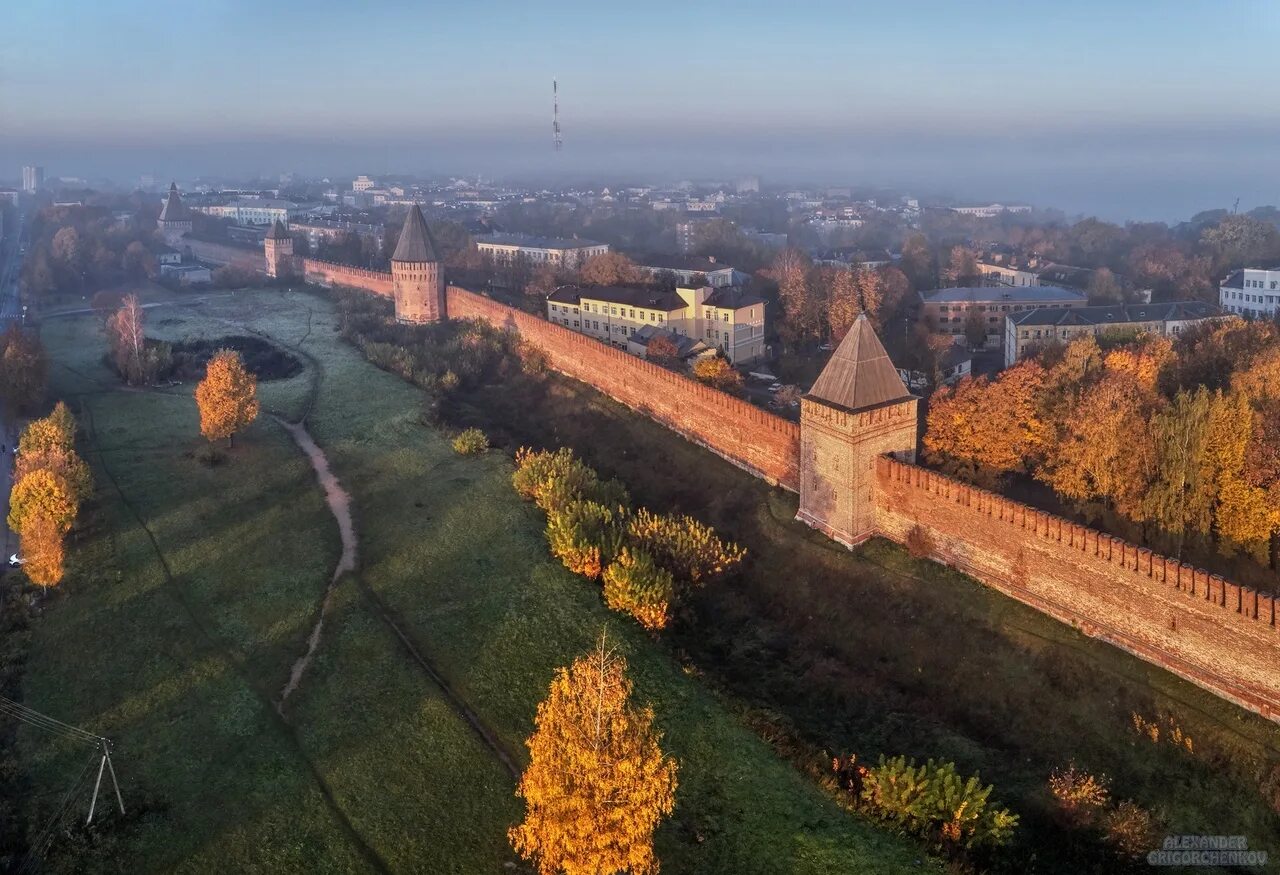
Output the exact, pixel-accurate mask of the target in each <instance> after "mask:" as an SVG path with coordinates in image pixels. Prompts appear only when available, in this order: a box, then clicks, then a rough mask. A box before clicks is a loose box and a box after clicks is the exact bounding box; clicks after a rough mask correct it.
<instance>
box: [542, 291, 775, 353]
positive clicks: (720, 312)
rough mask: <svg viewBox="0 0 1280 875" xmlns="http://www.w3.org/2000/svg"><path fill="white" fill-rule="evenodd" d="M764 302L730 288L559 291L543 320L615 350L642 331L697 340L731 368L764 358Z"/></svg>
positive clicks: (555, 294)
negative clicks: (720, 354) (661, 331)
mask: <svg viewBox="0 0 1280 875" xmlns="http://www.w3.org/2000/svg"><path fill="white" fill-rule="evenodd" d="M764 309H765V305H764V300H763V299H761V298H758V297H756V296H754V295H750V294H747V293H745V292H742V291H741V290H739V289H734V288H720V289H717V288H712V287H711V286H701V287H698V288H690V287H683V286H682V287H680V288H677V289H676V290H675V291H674V292H670V291H665V290H660V289H653V288H648V287H643V286H589V287H586V288H578V287H576V286H563V287H561V288H559V289H556V290H555V291H554V292H552V293H551V294H550V295H548V296H547V319H549V320H550V321H552V322H555V323H557V324H559V325H563V326H564V327H565V328H569V329H572V330H574V331H579V332H581V333H583V334H586V335H589V336H591V337H594V338H596V339H597V340H599V341H601V342H603V343H609V344H612V345H613V346H616V347H618V348H619V349H627V348H628V339H629V338H631V337H633V336H635V335H636V334H637V332H639V331H640V330H641V329H643V328H645V327H646V326H653V327H655V328H660V329H666V330H668V331H671V332H672V333H674V334H676V335H678V336H681V337H688V338H692V339H693V340H695V341H702V342H704V343H705V344H706V345H707V346H708V347H711V348H713V349H719V350H722V351H723V352H724V354H725V356H726V357H727V358H728V359H729V361H730V362H732V363H733V364H735V365H737V364H746V363H748V362H752V361H755V360H757V359H759V358H761V357H762V356H763V355H764V353H765V344H764V335H765V313H764Z"/></svg>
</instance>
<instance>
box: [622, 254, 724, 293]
mask: <svg viewBox="0 0 1280 875" xmlns="http://www.w3.org/2000/svg"><path fill="white" fill-rule="evenodd" d="M635 261H636V266H637V267H639V268H640V269H641V270H643V271H647V272H648V273H649V275H650V276H657V275H658V274H659V273H662V272H664V271H666V272H668V273H672V274H675V277H676V282H677V283H678V284H679V285H682V286H688V285H692V284H693V281H694V278H695V277H697V276H703V277H706V280H707V284H708V285H710V286H713V287H715V288H717V289H719V288H723V287H724V286H731V285H734V284H735V280H737V278H738V271H736V270H734V269H733V268H732V267H730V266H729V265H727V264H720V263H719V262H717V261H716V260H715V259H714V258H701V257H699V256H694V255H661V254H653V253H651V254H648V255H640V256H637V257H636V259H635Z"/></svg>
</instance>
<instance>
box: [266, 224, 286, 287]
mask: <svg viewBox="0 0 1280 875" xmlns="http://www.w3.org/2000/svg"><path fill="white" fill-rule="evenodd" d="M262 248H263V251H264V254H265V255H266V257H267V276H273V277H281V276H289V275H290V274H291V273H293V238H292V237H291V236H289V232H288V231H286V230H285V228H284V225H283V224H281V222H280V220H279V219H276V221H275V224H273V225H272V226H271V230H269V231H267V236H266V237H263V238H262Z"/></svg>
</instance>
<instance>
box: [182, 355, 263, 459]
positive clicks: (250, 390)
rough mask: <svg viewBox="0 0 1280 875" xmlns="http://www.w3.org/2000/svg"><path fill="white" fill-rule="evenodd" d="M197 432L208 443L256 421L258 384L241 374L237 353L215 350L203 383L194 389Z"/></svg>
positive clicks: (230, 440)
mask: <svg viewBox="0 0 1280 875" xmlns="http://www.w3.org/2000/svg"><path fill="white" fill-rule="evenodd" d="M196 404H198V405H199V406H200V432H201V434H203V435H204V436H205V437H206V438H208V439H209V440H211V441H216V440H221V439H222V438H226V439H227V445H228V446H231V445H232V443H233V442H234V440H235V434H236V432H238V431H240V430H241V429H243V428H244V427H245V426H247V425H248V424H249V423H251V422H253V421H254V420H255V419H257V417H258V381H257V379H256V378H255V377H254V376H253V374H251V373H249V372H248V371H247V370H245V366H244V362H242V361H241V360H240V353H238V352H236V351H234V350H230V349H222V350H218V352H217V353H215V354H214V356H213V358H212V359H210V360H209V366H208V368H207V369H206V370H205V375H204V379H203V380H201V381H200V385H198V386H196Z"/></svg>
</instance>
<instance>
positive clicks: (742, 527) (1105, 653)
mask: <svg viewBox="0 0 1280 875" xmlns="http://www.w3.org/2000/svg"><path fill="white" fill-rule="evenodd" d="M446 413H447V416H448V418H449V420H450V421H451V422H452V423H453V424H454V425H455V426H456V427H459V428H460V427H466V426H478V427H481V428H484V429H485V430H486V431H487V432H488V433H489V434H490V435H491V437H492V438H493V439H494V440H495V441H497V442H498V443H500V444H502V445H504V446H505V447H506V448H507V449H508V450H510V449H512V448H514V447H517V446H520V445H530V446H539V447H553V446H570V447H572V448H574V449H575V450H576V451H577V452H578V453H579V454H581V455H582V456H583V458H584V459H585V460H586V461H587V462H588V463H589V464H591V465H592V466H593V467H595V468H596V469H597V470H598V471H599V472H600V473H601V474H602V475H603V476H605V477H618V478H619V479H621V480H622V481H623V482H624V483H625V484H626V485H627V486H628V487H629V488H630V490H631V492H632V495H633V497H634V498H635V500H636V502H637V503H639V504H643V505H648V506H652V507H658V508H662V509H664V510H680V511H683V512H687V513H690V514H693V515H695V516H697V517H699V518H700V519H703V520H704V521H706V522H709V523H712V524H714V525H715V526H716V527H717V529H718V530H719V531H721V532H723V533H725V534H727V535H728V536H730V537H732V538H734V539H735V540H736V541H738V542H739V543H741V544H743V545H745V546H747V547H748V549H749V554H748V559H747V563H746V565H745V567H744V569H743V571H742V573H740V574H737V575H735V577H734V579H733V580H732V581H731V582H730V583H729V584H728V585H722V586H716V587H709V588H707V589H705V590H702V591H701V592H700V593H699V595H698V598H697V601H696V603H695V604H694V605H693V606H692V609H691V610H690V611H688V612H686V613H684V614H682V615H680V616H679V617H678V619H677V622H676V623H675V625H674V627H673V628H672V629H671V630H669V632H668V633H667V635H666V638H667V641H668V643H669V644H670V645H671V646H672V647H673V648H677V649H679V650H681V651H683V652H685V653H688V654H689V655H690V657H691V659H692V661H693V663H694V664H695V665H696V666H697V668H698V669H699V670H700V671H701V672H702V673H703V675H704V677H705V678H706V679H707V680H708V681H709V682H711V683H712V684H714V685H717V686H718V687H719V688H721V689H722V690H724V691H726V692H727V693H728V694H729V695H730V696H731V697H732V698H733V699H734V700H736V701H737V702H738V703H739V704H740V707H742V708H744V709H749V710H750V711H751V712H752V714H753V716H752V720H753V722H756V723H758V724H759V725H760V727H761V729H762V731H767V732H768V733H769V734H770V735H771V736H778V735H782V736H784V737H787V738H788V743H787V745H786V746H787V748H788V749H791V748H792V742H793V741H794V740H796V739H798V740H799V742H800V743H801V744H802V747H803V750H804V751H806V752H808V753H809V754H811V755H817V753H818V752H820V751H824V750H825V751H828V752H830V753H837V752H856V753H857V754H858V755H859V756H860V757H863V758H864V759H865V758H867V757H870V758H872V759H873V760H874V758H875V757H877V756H878V755H880V754H886V755H890V756H892V755H896V754H907V755H910V756H915V757H919V758H922V759H923V758H926V757H940V758H945V759H953V760H955V761H956V762H957V763H958V765H959V766H960V767H961V769H962V770H963V771H966V772H978V773H980V774H981V775H982V778H983V780H984V781H990V782H992V783H993V784H994V785H995V788H996V790H995V794H994V798H997V799H999V800H1000V801H1002V802H1004V803H1006V804H1008V805H1010V806H1011V807H1012V808H1013V809H1014V810H1015V811H1016V812H1017V813H1019V814H1020V815H1021V816H1022V818H1023V819H1022V825H1021V826H1020V827H1019V830H1018V833H1017V835H1018V840H1017V844H1016V846H1015V847H1014V848H1013V849H1012V850H1011V852H1010V853H1009V854H1008V859H1007V861H1006V862H1005V864H1004V868H1005V870H1007V871H1012V872H1058V873H1064V875H1065V873H1072V875H1074V873H1077V872H1089V871H1098V872H1112V871H1116V870H1117V867H1118V866H1120V865H1121V864H1120V863H1119V862H1118V861H1117V860H1115V859H1114V857H1113V856H1112V855H1110V854H1109V853H1108V852H1107V851H1106V850H1105V849H1104V848H1103V847H1102V846H1101V844H1100V842H1099V841H1098V838H1097V836H1096V835H1092V834H1088V833H1082V832H1075V831H1071V830H1068V829H1064V827H1063V825H1062V823H1061V822H1060V821H1059V820H1057V819H1056V818H1055V817H1054V815H1053V805H1052V802H1051V799H1050V796H1049V794H1048V791H1047V787H1046V780H1047V778H1048V776H1049V774H1050V773H1051V772H1052V771H1053V770H1054V769H1055V768H1060V767H1063V766H1066V765H1067V764H1069V763H1071V762H1072V761H1074V762H1076V763H1077V764H1079V765H1080V766H1082V767H1084V768H1086V769H1089V770H1091V771H1094V772H1099V773H1104V774H1106V775H1108V776H1109V777H1110V778H1111V782H1112V791H1113V793H1114V795H1115V797H1116V798H1117V799H1118V800H1119V799H1133V800H1135V801H1137V802H1139V803H1140V804H1142V805H1143V806H1146V807H1148V808H1150V809H1151V810H1153V811H1154V812H1155V813H1156V815H1157V816H1158V817H1159V818H1160V820H1161V822H1162V826H1163V828H1164V829H1165V830H1166V831H1168V832H1171V833H1178V834H1181V833H1189V834H1201V833H1207V834H1231V835H1245V836H1247V837H1248V839H1249V841H1250V843H1251V847H1254V848H1261V849H1266V850H1270V851H1271V852H1272V857H1273V859H1274V858H1275V857H1276V854H1277V852H1280V816H1277V810H1278V808H1280V734H1278V733H1277V726H1276V725H1275V724H1274V723H1272V722H1270V721H1267V720H1264V719H1262V718H1260V717H1257V716H1255V715H1252V714H1250V713H1247V712H1245V711H1243V710H1242V709H1240V708H1237V707H1236V706H1234V705H1231V704H1229V703H1227V702H1224V701H1222V700H1221V699H1218V698H1216V697H1215V696H1213V695H1211V694H1210V693H1207V692H1205V691H1203V690H1201V689H1200V688H1199V687H1196V686H1194V685H1192V684H1190V683H1187V682H1185V681H1182V680H1180V679H1179V678H1177V677H1175V676H1173V675H1171V674H1169V673H1168V672H1165V671H1163V670H1161V669H1158V668H1156V667H1154V666H1152V665H1150V664H1148V663H1145V662H1143V661H1141V660H1139V659H1136V658H1134V657H1131V656H1129V655H1127V654H1125V653H1123V652H1121V651H1119V650H1117V649H1115V648H1113V647H1111V646H1109V645H1107V644H1104V643H1102V642H1099V641H1096V640H1093V639H1090V638H1087V637H1085V636H1084V635H1082V634H1080V633H1079V632H1077V631H1076V630H1074V629H1072V628H1070V627H1068V626H1065V625H1063V624H1061V623H1058V622H1056V621H1055V620H1052V619H1050V618H1048V617H1046V616H1044V615H1042V614H1040V613H1038V612H1036V611H1034V610H1032V609H1030V608H1028V607H1026V606H1024V605H1021V604H1019V603H1017V602H1015V601H1013V600H1011V599H1008V598H1005V597H1003V596H1001V595H1000V594H998V593H996V592H995V591H993V590H990V589H988V588H986V587H984V586H982V585H981V584H979V583H977V582H976V581H975V580H973V579H972V578H969V577H966V576H964V575H961V574H958V573H955V572H953V571H951V570H949V569H946V568H943V567H942V566H939V565H936V564H934V563H930V562H923V561H915V560H912V559H911V558H910V557H909V556H908V555H907V554H906V553H905V551H903V550H901V549H899V548H897V547H896V546H894V545H892V544H889V543H887V542H884V541H874V542H872V543H870V544H868V545H866V546H864V547H863V548H861V549H860V550H858V551H855V552H852V553H851V552H849V551H847V550H845V549H843V548H841V547H839V546H838V545H836V544H835V543H833V542H831V541H830V540H828V539H826V538H825V537H823V536H821V535H819V534H817V533H815V532H813V531H812V530H810V529H808V528H806V527H805V526H803V525H802V524H799V523H796V522H795V521H794V517H795V513H796V499H795V497H794V496H793V495H790V494H788V493H785V492H782V491H780V490H774V489H770V488H769V487H768V486H767V485H765V484H764V483H762V482H761V481H759V480H757V479H755V478H753V477H751V476H750V475H748V474H746V473H744V472H742V471H740V470H738V469H736V468H734V467H733V466H731V465H730V464H728V463H727V462H725V461H724V460H722V459H720V458H719V457H717V456H715V455H713V454H712V453H710V452H707V451H705V450H703V449H701V448H699V447H697V446H694V445H693V444H691V443H689V442H687V441H685V440H683V439H681V438H680V437H678V436H676V435H674V434H673V433H672V432H670V431H668V430H666V429H664V428H662V427H661V426H659V425H657V424H655V423H653V422H651V421H649V420H648V419H646V418H645V417H643V416H641V415H639V414H636V413H634V412H632V411H630V410H627V409H626V408H623V407H622V406H621V405H618V404H616V403H615V402H613V401H611V400H610V399H608V398H606V397H604V396H602V395H600V394H599V393H598V392H595V391H594V390H592V389H590V388H589V387H587V386H584V385H583V384H581V383H576V382H574V381H571V380H568V379H565V378H562V377H558V376H554V375H553V376H551V377H549V378H546V377H536V378H534V377H527V376H518V377H516V378H514V380H512V381H509V382H508V383H507V384H505V385H501V386H491V387H482V388H481V389H479V390H476V391H473V392H470V393H468V394H466V395H464V396H463V397H461V398H460V399H457V400H455V401H454V403H453V404H452V405H451V406H450V407H449V408H447V410H446ZM1134 713H1138V714H1139V715H1141V716H1142V717H1144V718H1146V719H1153V718H1157V719H1160V720H1162V721H1163V719H1164V718H1165V717H1169V718H1171V719H1172V720H1174V721H1175V722H1176V723H1177V724H1178V725H1179V726H1180V727H1181V728H1182V729H1183V730H1184V731H1185V732H1186V733H1188V734H1189V735H1190V736H1191V737H1192V738H1193V748H1194V749H1193V750H1192V751H1190V752H1188V751H1187V750H1185V749H1184V748H1178V747H1175V746H1174V745H1171V744H1168V743H1165V742H1164V741H1162V742H1161V743H1160V744H1153V743H1151V742H1150V741H1149V740H1148V739H1147V738H1146V737H1144V736H1141V735H1139V734H1138V733H1137V732H1136V731H1135V730H1134V727H1133V721H1132V715H1133V714H1134ZM1167 736H1168V732H1167V725H1166V731H1165V734H1164V735H1163V736H1162V738H1167ZM1139 868H1145V864H1142V865H1140V867H1139Z"/></svg>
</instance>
